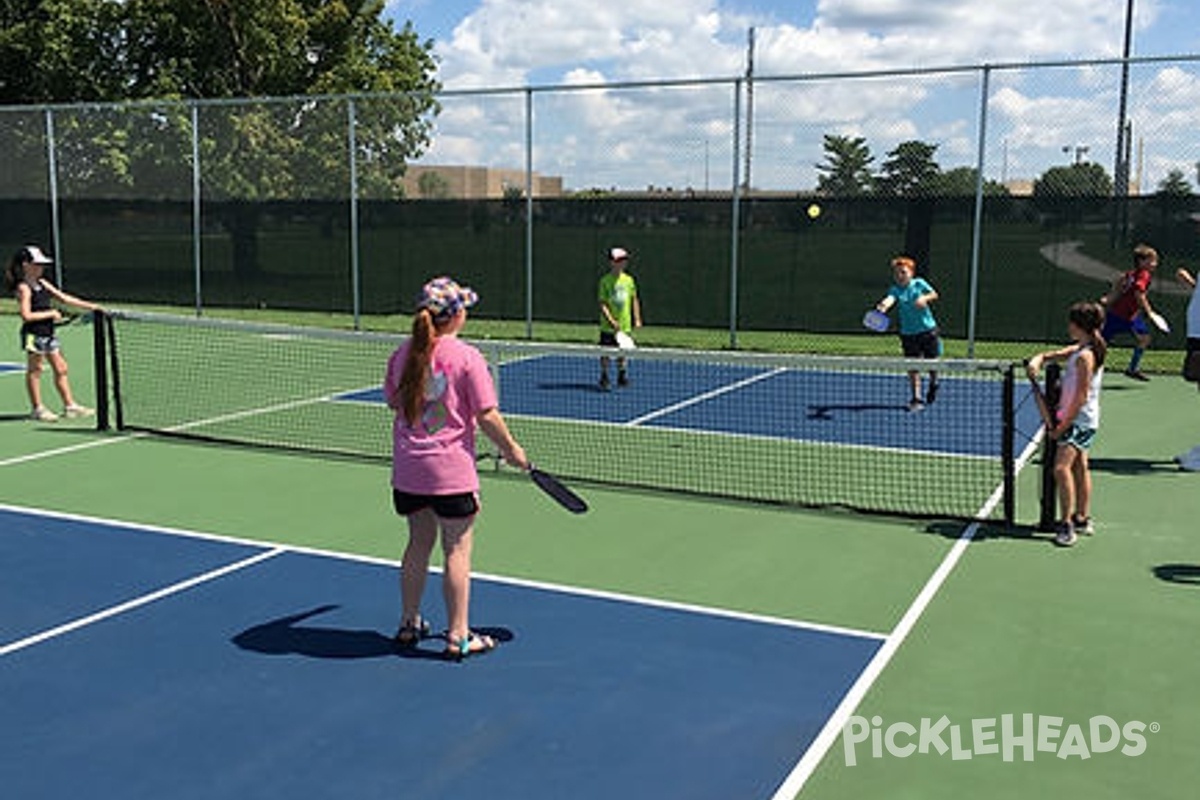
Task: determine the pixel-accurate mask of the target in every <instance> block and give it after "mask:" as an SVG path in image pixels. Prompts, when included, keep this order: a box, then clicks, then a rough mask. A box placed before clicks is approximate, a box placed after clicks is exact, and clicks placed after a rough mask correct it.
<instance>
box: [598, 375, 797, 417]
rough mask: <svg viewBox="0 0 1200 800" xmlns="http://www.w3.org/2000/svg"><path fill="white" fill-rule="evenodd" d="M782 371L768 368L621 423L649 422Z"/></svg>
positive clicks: (771, 376)
mask: <svg viewBox="0 0 1200 800" xmlns="http://www.w3.org/2000/svg"><path fill="white" fill-rule="evenodd" d="M782 372H787V369H786V368H784V367H776V368H775V369H772V370H768V371H767V372H761V373H759V374H757V375H751V376H750V377H749V378H743V379H742V380H740V381H736V382H734V383H729V384H726V385H725V386H719V387H717V388H716V389H713V390H711V391H707V392H704V393H703V394H698V395H696V396H695V397H689V398H688V399H687V400H681V401H679V402H678V403H672V404H671V405H669V406H664V407H663V408H660V409H658V410H657V411H651V412H650V413H648V414H642V415H641V416H640V417H634V418H633V419H631V420H629V421H628V422H624V423H621V424H623V425H625V426H627V427H633V426H635V425H641V424H643V423H645V422H649V421H650V420H652V419H658V418H659V417H665V416H666V415H667V414H673V413H675V412H676V411H679V410H681V409H684V408H688V407H689V406H694V405H699V404H700V403H704V402H706V401H708V400H712V399H713V398H714V397H720V396H721V395H723V394H729V393H730V392H736V391H737V390H738V389H743V388H745V387H747V386H750V385H751V384H755V383H758V382H759V381H765V380H766V379H767V378H773V377H775V376H776V375H778V374H780V373H782Z"/></svg>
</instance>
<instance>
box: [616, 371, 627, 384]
mask: <svg viewBox="0 0 1200 800" xmlns="http://www.w3.org/2000/svg"><path fill="white" fill-rule="evenodd" d="M628 385H629V376H628V375H626V374H625V373H624V372H618V373H617V386H628Z"/></svg>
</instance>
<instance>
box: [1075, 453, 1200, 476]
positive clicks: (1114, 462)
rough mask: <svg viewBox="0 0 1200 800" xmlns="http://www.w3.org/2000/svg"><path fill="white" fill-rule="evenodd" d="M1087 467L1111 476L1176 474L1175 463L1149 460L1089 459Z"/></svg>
mask: <svg viewBox="0 0 1200 800" xmlns="http://www.w3.org/2000/svg"><path fill="white" fill-rule="evenodd" d="M1088 465H1089V466H1090V467H1091V469H1092V471H1093V472H1108V473H1111V474H1113V475H1152V474H1154V473H1159V472H1178V471H1179V464H1178V463H1177V462H1175V461H1162V460H1158V459H1150V458H1095V457H1093V458H1090V459H1088Z"/></svg>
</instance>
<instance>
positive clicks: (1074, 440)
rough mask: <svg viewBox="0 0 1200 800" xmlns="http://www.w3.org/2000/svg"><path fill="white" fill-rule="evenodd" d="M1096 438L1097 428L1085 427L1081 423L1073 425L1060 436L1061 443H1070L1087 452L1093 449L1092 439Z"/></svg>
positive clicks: (1059, 441)
mask: <svg viewBox="0 0 1200 800" xmlns="http://www.w3.org/2000/svg"><path fill="white" fill-rule="evenodd" d="M1095 438H1096V429H1095V428H1084V427H1082V426H1080V425H1072V426H1071V427H1069V428H1067V431H1066V433H1064V434H1063V435H1062V436H1060V437H1058V443H1059V444H1069V445H1071V446H1072V447H1074V448H1075V449H1076V450H1079V451H1080V452H1084V453H1086V452H1087V451H1088V450H1091V449H1092V441H1093V440H1094V439H1095Z"/></svg>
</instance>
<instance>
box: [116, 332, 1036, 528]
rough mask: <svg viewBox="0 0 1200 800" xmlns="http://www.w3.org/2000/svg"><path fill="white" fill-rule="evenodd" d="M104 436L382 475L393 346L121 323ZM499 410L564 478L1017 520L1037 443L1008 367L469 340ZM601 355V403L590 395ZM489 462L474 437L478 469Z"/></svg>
mask: <svg viewBox="0 0 1200 800" xmlns="http://www.w3.org/2000/svg"><path fill="white" fill-rule="evenodd" d="M103 327H104V330H105V331H106V332H107V337H106V338H107V340H108V341H107V342H105V352H106V359H105V360H106V361H107V363H108V367H109V372H110V375H109V380H108V383H109V384H110V387H111V391H112V394H113V402H112V413H113V415H114V417H115V421H116V425H117V427H119V428H121V429H124V430H135V431H148V432H153V433H157V434H164V435H173V436H182V437H189V438H197V439H205V440H211V441H220V442H230V443H237V444H247V445H256V446H266V447H276V448H287V449H294V450H301V451H311V452H317V453H329V454H339V455H345V456H352V457H357V458H366V459H375V460H387V459H389V458H390V447H391V444H390V443H391V420H392V414H391V412H390V411H389V409H388V408H387V405H386V403H385V402H384V398H383V393H382V389H381V384H382V381H383V374H384V369H385V365H386V363H387V360H388V357H389V356H390V354H391V353H392V351H393V350H394V349H395V348H396V347H397V346H398V345H399V344H400V343H401V342H402V341H403V337H402V336H398V335H385V334H372V333H352V332H346V331H331V330H317V329H310V328H299V327H290V326H282V325H264V324H256V323H255V324H251V323H243V322H233V321H225V320H216V319H194V318H187V317H176V316H168V315H159V314H149V313H121V314H117V315H114V316H112V317H111V318H110V319H109V320H108V323H107V325H105V326H103ZM474 344H476V345H477V346H478V347H479V348H480V350H481V351H482V352H483V353H484V355H485V357H486V358H487V360H488V363H489V364H490V366H491V370H492V373H493V378H494V380H495V382H496V385H497V389H498V392H499V397H500V407H501V410H502V411H503V412H504V414H505V416H506V418H507V419H508V421H509V425H510V427H511V428H512V430H513V432H514V434H515V435H516V437H517V438H518V439H519V440H520V441H521V443H522V444H523V445H524V446H525V448H526V450H527V451H528V452H529V454H530V457H531V458H532V459H533V460H534V461H535V462H536V463H537V464H538V465H539V466H541V467H542V468H543V469H546V470H547V471H550V472H553V473H556V474H558V475H560V476H562V477H564V478H568V479H574V480H582V481H593V482H598V483H605V484H614V485H621V486H632V487H641V488H647V489H661V490H670V491H679V492H687V493H695V494H701V495H709V496H718V497H725V498H734V499H741V500H750V501H762V502H769V503H780V504H791V505H803V506H838V507H847V508H852V509H857V510H863V511H870V512H882V513H893V514H900V515H906V516H917V517H947V518H968V519H969V518H990V519H1008V520H1010V521H1011V519H1012V517H1013V515H1014V506H1015V493H1014V482H1015V471H1016V467H1017V464H1018V462H1019V461H1020V454H1021V453H1022V452H1023V451H1025V450H1026V448H1027V447H1028V446H1029V444H1030V443H1029V438H1028V437H1027V436H1025V435H1023V434H1022V433H1021V431H1025V432H1032V431H1036V430H1037V428H1038V426H1037V424H1036V419H1033V420H1029V421H1026V422H1025V423H1024V424H1022V423H1021V421H1020V419H1019V416H1020V414H1022V413H1025V414H1030V415H1033V417H1034V418H1036V413H1037V412H1036V410H1035V409H1033V408H1032V403H1025V402H1021V401H1020V400H1019V398H1017V397H1016V396H1015V394H1016V393H1017V392H1018V391H1020V390H1018V389H1017V388H1015V383H1014V380H1013V375H1014V370H1013V366H1012V365H1011V364H1008V363H1006V362H991V361H957V360H942V361H938V362H936V366H937V371H938V386H939V390H938V393H937V397H936V399H935V400H934V402H931V403H929V404H928V405H927V406H926V407H925V408H924V409H923V410H920V411H918V412H913V411H910V410H909V409H908V408H907V403H908V401H909V398H910V389H909V371H910V370H911V369H913V368H918V369H920V370H921V377H922V383H923V385H924V387H925V388H924V391H925V392H928V388H927V387H928V383H929V377H928V374H927V373H928V370H929V368H930V366H931V364H933V363H934V362H924V363H918V362H913V361H907V360H903V359H879V358H841V357H819V356H796V355H773V354H754V353H739V352H693V351H667V350H637V351H634V352H632V353H630V354H629V359H628V363H627V364H626V365H625V366H626V372H625V374H626V377H627V378H628V385H624V386H621V385H619V384H618V377H619V373H618V364H617V363H616V356H617V351H612V350H601V349H599V348H596V347H589V346H570V345H547V344H536V343H523V342H521V343H517V342H498V341H476V342H474ZM602 356H609V357H611V358H612V360H613V362H614V363H611V364H610V366H609V379H610V386H609V387H608V388H607V389H605V388H602V387H601V386H600V384H599V378H600V372H601V368H600V363H601V362H600V359H601V357H602ZM490 446H491V445H490V443H488V442H486V440H484V439H483V438H482V437H481V438H480V450H481V453H483V454H485V455H487V454H489V448H490Z"/></svg>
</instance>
